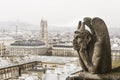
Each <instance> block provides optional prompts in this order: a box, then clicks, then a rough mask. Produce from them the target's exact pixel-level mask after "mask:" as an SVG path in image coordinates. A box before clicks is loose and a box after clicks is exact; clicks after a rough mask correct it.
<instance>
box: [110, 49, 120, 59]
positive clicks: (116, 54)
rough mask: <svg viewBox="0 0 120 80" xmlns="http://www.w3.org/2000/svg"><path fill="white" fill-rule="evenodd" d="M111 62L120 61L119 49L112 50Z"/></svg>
mask: <svg viewBox="0 0 120 80" xmlns="http://www.w3.org/2000/svg"><path fill="white" fill-rule="evenodd" d="M111 53H112V61H120V47H115V48H112V51H111Z"/></svg>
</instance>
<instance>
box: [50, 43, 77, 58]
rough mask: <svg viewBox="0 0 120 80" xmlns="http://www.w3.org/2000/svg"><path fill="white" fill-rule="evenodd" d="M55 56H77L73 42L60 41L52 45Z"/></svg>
mask: <svg viewBox="0 0 120 80" xmlns="http://www.w3.org/2000/svg"><path fill="white" fill-rule="evenodd" d="M52 55H53V56H77V52H76V51H75V50H74V49H73V45H72V43H59V44H56V45H53V47H52Z"/></svg>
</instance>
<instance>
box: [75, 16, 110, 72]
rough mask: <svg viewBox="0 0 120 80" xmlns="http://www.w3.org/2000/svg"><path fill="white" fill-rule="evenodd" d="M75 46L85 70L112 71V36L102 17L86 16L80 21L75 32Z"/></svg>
mask: <svg viewBox="0 0 120 80" xmlns="http://www.w3.org/2000/svg"><path fill="white" fill-rule="evenodd" d="M86 27H87V28H89V30H87V29H86ZM73 47H74V49H75V50H77V52H78V55H79V61H80V65H81V67H82V69H83V71H86V72H90V73H94V74H101V73H107V72H110V71H111V46H110V38H109V33H108V30H107V26H106V24H105V22H104V21H103V20H102V19H100V18H98V17H95V18H89V17H85V18H84V19H83V22H82V21H80V22H79V24H78V28H77V30H76V31H75V32H74V39H73Z"/></svg>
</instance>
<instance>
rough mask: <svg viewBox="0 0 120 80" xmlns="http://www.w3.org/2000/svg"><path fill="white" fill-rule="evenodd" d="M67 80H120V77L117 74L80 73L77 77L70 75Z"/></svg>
mask: <svg viewBox="0 0 120 80" xmlns="http://www.w3.org/2000/svg"><path fill="white" fill-rule="evenodd" d="M66 80H120V75H116V74H111V73H108V74H91V73H88V72H79V73H77V75H70V76H69V77H68V78H67V79H66Z"/></svg>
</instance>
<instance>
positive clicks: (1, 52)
mask: <svg viewBox="0 0 120 80" xmlns="http://www.w3.org/2000/svg"><path fill="white" fill-rule="evenodd" d="M5 53H6V46H5V45H4V43H0V56H4V55H5Z"/></svg>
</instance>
